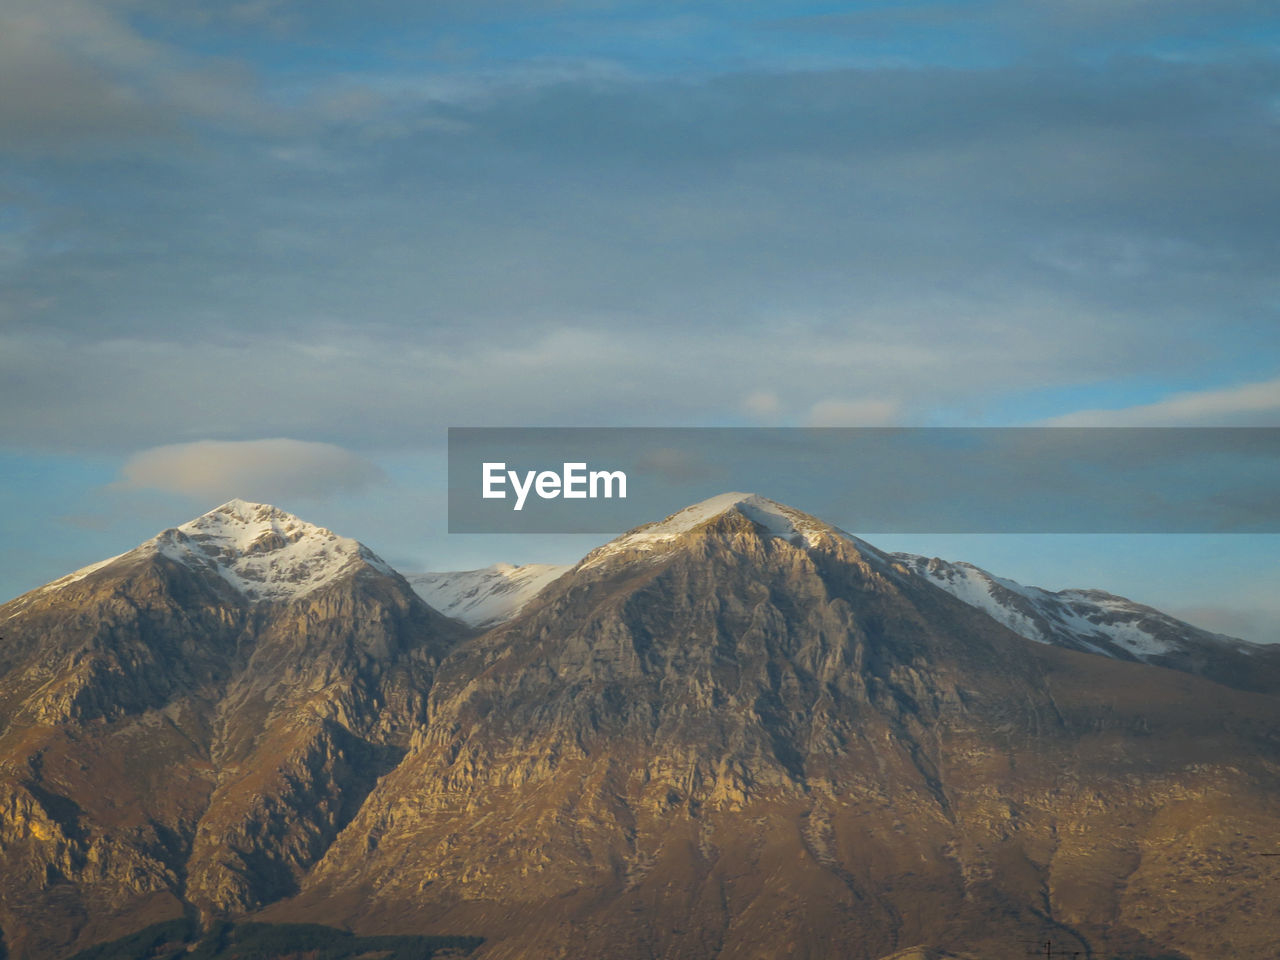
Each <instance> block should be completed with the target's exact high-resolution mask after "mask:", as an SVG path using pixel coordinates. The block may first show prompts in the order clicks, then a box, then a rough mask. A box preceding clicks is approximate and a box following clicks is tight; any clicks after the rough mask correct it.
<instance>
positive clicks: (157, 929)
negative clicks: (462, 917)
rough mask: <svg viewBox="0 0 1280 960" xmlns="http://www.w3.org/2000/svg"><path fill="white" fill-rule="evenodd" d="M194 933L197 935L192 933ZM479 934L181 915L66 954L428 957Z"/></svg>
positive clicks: (102, 958) (142, 958)
mask: <svg viewBox="0 0 1280 960" xmlns="http://www.w3.org/2000/svg"><path fill="white" fill-rule="evenodd" d="M197 938H199V939H197ZM483 942H484V938H483V937H461V936H459V937H454V936H412V935H408V936H404V935H402V936H372V937H357V936H356V935H355V934H353V933H350V932H348V931H346V930H338V929H336V928H334V927H326V926H322V925H320V924H316V923H225V922H224V923H218V924H214V926H213V927H212V928H211V929H210V930H209V931H208V932H207V933H206V934H205V935H204V936H203V937H201V936H200V931H199V930H198V929H196V928H195V927H194V925H193V924H192V923H191V922H190V921H187V920H170V921H168V922H167V923H157V924H154V925H152V926H150V927H147V928H145V929H143V930H139V931H138V932H136V933H131V934H129V936H127V937H121V938H120V939H119V940H112V941H111V942H110V943H100V944H97V945H96V946H93V947H90V948H89V949H87V950H81V951H80V952H79V953H77V954H75V956H73V957H71V960H176V958H178V957H186V958H188V960H294V958H299V960H300V958H305V960H357V958H359V960H431V958H432V957H434V956H436V955H437V954H440V953H442V952H444V951H450V952H452V953H455V954H469V953H471V952H472V951H474V950H475V949H476V947H478V946H480V944H481V943H483Z"/></svg>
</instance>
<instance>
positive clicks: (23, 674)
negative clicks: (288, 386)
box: [0, 494, 1280, 960]
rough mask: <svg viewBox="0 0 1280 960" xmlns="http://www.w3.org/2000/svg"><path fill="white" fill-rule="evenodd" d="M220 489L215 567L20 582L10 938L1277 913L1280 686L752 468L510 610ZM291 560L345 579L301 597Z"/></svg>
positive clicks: (155, 566) (577, 946)
mask: <svg viewBox="0 0 1280 960" xmlns="http://www.w3.org/2000/svg"><path fill="white" fill-rule="evenodd" d="M220 512H221V513H222V514H224V515H225V518H223V517H217V516H212V515H210V516H212V520H206V519H205V518H202V520H201V521H197V524H200V525H201V526H202V527H203V528H204V529H206V530H210V529H212V528H214V527H217V526H218V525H221V524H227V523H229V524H230V525H231V527H233V528H235V531H234V535H232V534H230V533H227V532H225V531H223V532H219V533H217V534H216V535H214V534H212V533H211V534H210V536H211V537H212V539H210V540H207V541H201V540H198V539H196V535H195V534H191V533H189V532H185V531H184V532H183V536H186V537H187V538H188V539H191V540H193V541H194V542H195V543H196V546H195V547H194V548H193V551H195V550H198V553H199V555H198V556H197V555H196V553H195V552H191V551H189V552H187V553H183V554H182V556H181V557H179V558H175V557H174V556H171V555H170V552H169V551H166V550H163V549H160V548H159V547H150V546H148V545H146V544H144V545H143V547H141V548H139V551H133V552H131V553H130V554H125V555H123V556H122V557H121V558H116V559H115V560H113V561H111V562H109V563H107V564H105V565H103V566H100V567H98V568H96V569H93V570H90V571H88V572H87V573H85V572H82V575H80V576H79V577H78V578H77V579H68V580H66V581H65V582H62V583H61V584H60V585H58V586H56V588H46V589H45V590H43V591H36V592H34V593H33V594H28V595H27V596H25V597H23V598H19V599H18V600H17V601H14V602H13V603H11V604H9V605H6V606H5V607H4V608H0V622H3V623H5V628H6V634H5V635H6V643H5V645H4V654H3V655H4V658H5V659H4V661H3V669H4V673H3V676H2V678H0V711H2V712H0V722H2V723H3V728H2V729H3V732H2V733H0V789H3V790H5V791H7V793H6V794H5V796H4V797H3V798H0V810H4V811H5V813H4V819H3V820H0V828H2V829H3V833H0V877H3V879H0V928H3V930H4V935H5V940H6V943H7V944H8V946H9V949H10V952H11V954H12V955H13V956H14V957H23V958H26V957H46V956H52V957H57V956H65V955H66V954H67V953H69V952H70V951H71V948H72V947H73V946H82V945H85V944H87V943H91V942H95V941H96V940H102V939H107V938H108V937H110V936H118V935H121V934H123V933H128V932H129V931H130V930H132V929H136V928H138V927H141V926H144V925H145V924H146V923H149V922H154V921H155V920H161V919H167V918H169V917H172V916H176V915H180V914H181V913H182V912H183V911H184V910H185V911H191V912H196V913H198V914H199V915H200V916H202V917H204V918H206V919H208V918H214V917H228V918H238V917H242V916H246V915H248V916H251V917H253V918H256V919H261V920H267V921H307V922H322V923H328V924H346V925H348V926H349V927H350V928H351V929H353V930H355V931H356V932H357V933H360V934H372V933H380V934H381V933H406V934H469V935H476V936H482V937H484V938H485V941H484V944H483V946H481V947H480V949H479V950H478V951H477V952H476V954H475V956H476V957H477V958H490V957H492V958H512V960H514V958H534V957H538V958H545V957H553V958H554V957H561V958H580V957H596V956H608V957H617V958H622V960H627V958H642V957H643V958H650V957H684V958H712V957H721V958H728V957H733V958H740V957H741V958H747V960H750V958H766V957H768V958H773V957H785V956H791V957H807V958H826V957H853V958H862V960H878V958H885V957H891V956H892V957H914V956H919V957H968V958H977V957H981V958H985V960H992V958H995V960H1001V958H1010V960H1011V958H1015V957H1018V958H1021V957H1024V956H1025V955H1026V950H1027V947H1026V945H1025V943H1024V942H1023V941H1025V940H1040V941H1043V940H1044V939H1045V938H1052V940H1053V941H1054V943H1055V944H1058V945H1060V946H1061V948H1062V949H1064V950H1067V951H1068V952H1070V951H1072V950H1074V951H1078V952H1080V954H1081V955H1082V956H1094V957H1108V958H1110V957H1114V956H1124V957H1138V956H1157V955H1160V954H1166V955H1170V956H1183V957H1187V958H1191V960H1209V958H1217V957H1220V956H1222V955H1223V953H1224V951H1225V952H1226V953H1227V954H1228V955H1231V956H1239V957H1263V956H1267V955H1268V953H1267V951H1268V950H1270V949H1271V948H1272V946H1273V945H1274V943H1275V942H1276V941H1277V939H1278V938H1280V928H1278V927H1277V925H1276V920H1275V918H1274V915H1273V912H1272V911H1270V910H1269V909H1267V907H1266V902H1267V897H1268V896H1269V893H1268V891H1269V890H1270V889H1271V888H1273V887H1274V886H1275V885H1276V883H1277V882H1280V858H1275V857H1263V856H1260V854H1262V853H1267V852H1274V851H1275V850H1276V849H1277V847H1278V846H1280V799H1278V798H1280V701H1278V700H1277V698H1276V697H1274V696H1269V695H1265V694H1263V693H1258V692H1250V691H1247V690H1241V689H1235V688H1233V687H1231V686H1228V685H1225V684H1224V683H1221V682H1213V681H1211V680H1210V679H1206V678H1205V677H1200V676H1195V675H1192V674H1189V673H1186V672H1179V671H1174V670H1169V669H1164V668H1162V667H1158V666H1154V665H1151V664H1147V663H1142V662H1138V661H1137V660H1136V659H1132V660H1122V659H1116V658H1115V657H1114V655H1113V656H1112V657H1102V656H1097V655H1096V654H1094V653H1082V652H1079V651H1077V650H1071V649H1063V648H1062V647H1061V646H1060V645H1055V644H1053V643H1043V642H1040V643H1035V642H1028V640H1027V639H1025V638H1024V637H1023V636H1020V635H1019V634H1018V633H1017V632H1015V631H1014V630H1011V629H1009V627H1008V626H1007V625H1006V624H1005V623H1002V622H999V621H998V620H997V619H994V618H993V617H992V616H991V615H990V614H988V613H987V612H985V611H984V610H982V609H978V608H977V607H975V606H974V605H972V604H971V603H966V602H962V601H961V600H960V599H957V597H956V596H954V595H953V594H952V592H949V591H948V590H946V589H943V588H942V585H940V584H939V583H938V582H937V580H938V577H936V576H934V575H933V574H932V573H931V572H930V571H928V570H927V569H925V570H924V571H921V570H919V569H918V565H917V564H915V563H914V561H912V560H910V558H904V557H894V556H891V555H887V554H884V553H881V552H880V551H878V550H876V549H875V548H874V547H871V546H870V545H868V544H865V543H862V542H861V541H858V540H856V539H854V538H851V537H849V536H848V535H846V534H844V533H842V532H841V531H839V530H837V529H835V528H833V527H830V526H828V525H826V524H824V523H822V522H821V521H819V520H817V519H815V518H813V517H809V516H806V515H804V514H802V513H799V512H797V511H794V510H791V509H790V508H787V507H785V506H782V505H780V504H776V503H773V502H771V501H768V500H764V499H762V498H759V497H752V496H746V495H739V494H734V495H726V496H724V497H720V498H715V499H714V500H712V501H708V502H706V503H704V504H698V505H695V506H694V507H691V508H689V509H688V510H686V511H682V512H681V513H679V514H676V515H674V516H673V517H670V518H667V520H665V521H661V522H659V523H656V524H650V525H647V526H646V527H641V528H638V529H637V530H635V531H631V532H629V533H628V534H624V535H623V536H622V537H619V538H617V539H616V540H614V541H612V542H610V543H609V544H606V545H605V546H604V547H601V548H599V549H598V550H596V551H593V552H592V553H591V554H589V555H588V556H587V557H585V558H583V560H582V561H581V562H580V563H578V564H576V565H575V566H574V567H573V568H571V569H570V570H568V571H567V572H565V573H564V574H563V575H561V576H559V577H558V578H556V579H555V580H554V582H553V583H551V584H549V585H548V586H546V587H545V588H543V589H542V590H540V591H538V592H537V593H536V595H535V596H533V597H532V599H530V600H528V601H527V602H526V603H524V605H523V607H522V608H521V609H520V611H519V612H518V613H517V614H516V615H515V616H513V617H512V618H511V619H509V620H507V621H506V622H504V623H502V624H500V625H499V626H497V627H495V628H493V629H490V630H488V631H485V632H472V631H468V629H467V628H466V627H465V626H464V625H463V624H461V623H459V622H457V621H455V620H450V619H447V618H445V617H443V616H441V615H440V614H438V613H437V612H435V611H433V610H431V609H430V608H429V607H428V606H427V605H426V604H425V603H423V601H422V600H421V598H420V597H418V596H417V595H416V594H414V593H413V591H412V590H411V589H410V587H409V584H408V583H407V582H405V581H404V580H403V579H402V578H400V577H399V576H398V575H396V574H395V573H394V572H391V571H389V569H386V568H385V565H382V564H381V563H380V562H379V561H377V558H376V557H373V556H372V555H370V554H368V553H367V551H362V549H361V548H359V546H358V545H356V546H355V547H354V548H351V549H347V550H346V551H345V552H344V553H343V556H344V557H345V559H343V560H341V569H340V570H339V571H338V572H336V573H333V575H332V576H325V577H322V574H321V571H322V570H328V569H329V567H330V566H331V565H332V563H333V562H336V561H334V558H335V557H336V556H337V554H338V547H337V545H336V542H335V541H331V540H328V539H326V538H325V536H324V534H323V532H322V533H321V534H319V535H317V534H314V533H312V531H314V530H315V528H306V525H302V524H301V522H300V521H294V520H293V518H287V515H280V516H275V515H274V512H273V511H271V508H267V507H258V506H254V505H245V504H238V503H233V504H228V505H226V506H225V507H223V508H219V511H215V512H214V513H215V514H218V513H220ZM294 522H296V523H297V524H299V526H297V527H293V528H291V529H286V528H287V527H289V525H290V524H291V523H294ZM255 524H260V526H254V527H253V529H254V530H255V531H256V532H253V533H252V534H250V533H244V532H243V530H242V528H247V527H250V526H253V525H255ZM189 526H190V525H189ZM180 530H182V528H180ZM166 536H167V535H162V536H161V537H160V538H157V541H153V542H152V543H165V542H168V541H166V539H165V538H166ZM170 539H171V540H174V541H180V540H181V537H176V536H175V537H170ZM303 541H305V542H306V544H310V545H311V546H301V547H299V546H298V544H300V543H303ZM228 542H233V543H234V547H233V548H232V549H229V550H224V549H223V544H224V543H228ZM205 547H209V548H210V549H205ZM321 549H323V556H324V557H325V558H327V559H326V560H325V561H324V562H323V563H322V562H320V561H319V560H317V557H318V556H320V554H317V553H316V551H318V550H321ZM282 550H284V551H286V552H288V555H289V557H290V558H291V559H290V560H289V561H288V562H284V557H283V555H282V556H281V557H280V562H277V563H275V564H274V566H273V564H272V560H271V556H272V555H275V554H277V553H278V552H279V551H282ZM295 552H296V553H297V556H295V555H294V554H295ZM201 557H204V558H208V559H210V563H208V564H206V563H204V561H203V560H201ZM299 557H301V560H299ZM246 558H256V559H254V560H253V564H255V565H256V566H253V567H250V566H247V565H246ZM308 558H309V559H308ZM303 561H305V562H303ZM926 567H927V564H926ZM224 569H229V570H230V571H231V573H232V574H234V577H235V578H238V579H239V580H240V581H243V583H239V582H237V580H236V579H233V578H231V577H228V576H227V575H226V574H225V573H223V570H224ZM251 569H256V570H257V571H258V572H259V573H261V574H262V575H261V577H259V576H256V575H254V574H253V573H251V572H248V571H250V570H251ZM283 570H291V571H297V570H305V571H308V573H307V574H306V575H305V576H303V577H302V578H301V580H299V581H298V582H306V583H310V582H311V581H312V580H315V579H317V578H321V582H319V583H318V584H317V585H316V586H315V587H314V588H305V587H304V588H303V592H300V593H294V592H288V593H287V595H285V596H281V597H279V598H277V597H276V585H275V584H274V576H273V574H272V571H283ZM290 582H294V581H292V580H290ZM1214 649H1216V648H1214ZM1205 656H1206V657H1207V658H1208V659H1212V658H1213V655H1212V654H1205Z"/></svg>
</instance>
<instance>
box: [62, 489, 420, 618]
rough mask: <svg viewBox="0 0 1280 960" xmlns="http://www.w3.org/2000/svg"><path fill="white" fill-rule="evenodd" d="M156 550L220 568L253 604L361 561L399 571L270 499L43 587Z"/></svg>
mask: <svg viewBox="0 0 1280 960" xmlns="http://www.w3.org/2000/svg"><path fill="white" fill-rule="evenodd" d="M156 556H163V557H167V558H168V559H170V560H173V561H175V562H177V563H180V564H182V565H183V566H185V567H188V568H190V569H192V570H195V571H207V572H210V573H213V574H215V575H216V576H218V577H220V578H221V579H222V580H224V581H226V583H227V584H228V585H229V586H230V587H232V589H234V590H235V591H236V592H237V593H238V594H239V595H241V596H242V597H244V598H245V599H246V600H249V601H251V602H257V601H274V600H293V599H297V598H298V597H302V596H305V595H306V594H307V593H310V592H311V591H313V590H316V589H318V588H319V587H322V586H324V585H325V584H326V583H329V582H330V581H332V580H334V579H335V578H337V577H339V576H341V575H343V574H344V573H348V572H351V571H352V570H353V569H354V568H359V567H362V566H368V567H371V568H372V569H373V570H375V571H377V572H379V573H383V574H387V575H393V574H394V572H395V571H393V570H392V569H391V567H390V566H388V565H387V564H386V563H385V562H383V561H382V560H381V559H380V558H379V557H378V556H377V555H376V554H374V552H373V551H372V550H370V549H369V548H368V547H366V546H364V544H362V543H359V542H357V541H355V540H352V539H349V538H347V537H339V536H338V535H337V534H335V533H333V532H332V531H330V530H326V529H325V528H324V527H317V526H315V525H314V524H310V523H307V522H305V521H303V520H299V519H298V518H297V517H295V516H293V515H292V514H290V513H285V512H284V511H283V510H280V509H278V508H276V507H273V506H271V505H270V504H266V503H250V502H248V501H246V500H239V499H235V500H228V501H227V502H226V503H224V504H222V506H220V507H215V508H214V509H213V510H210V511H209V512H208V513H206V514H204V515H202V516H199V517H196V518H195V519H194V520H190V521H188V522H187V523H184V524H182V525H181V526H178V527H173V528H171V529H169V530H165V531H163V532H162V533H159V534H157V535H156V536H154V537H152V538H151V539H150V540H147V541H146V542H145V543H142V544H140V545H138V546H137V547H135V548H134V549H133V550H130V551H129V552H128V553H123V554H121V555H120V556H117V557H112V558H110V559H108V560H104V561H101V562H99V563H95V564H91V565H89V566H87V567H84V568H82V569H80V570H77V571H75V572H74V573H72V574H69V575H68V576H66V577H63V578H61V579H59V580H55V581H53V582H52V583H50V584H49V585H48V586H47V587H45V588H44V589H56V588H61V587H64V586H67V585H68V584H71V583H74V582H75V581H77V580H81V579H84V578H85V577H87V576H89V575H90V574H93V573H96V572H97V571H99V570H102V569H103V568H105V567H109V566H112V565H118V564H129V563H135V562H138V561H142V560H146V559H148V558H152V557H156Z"/></svg>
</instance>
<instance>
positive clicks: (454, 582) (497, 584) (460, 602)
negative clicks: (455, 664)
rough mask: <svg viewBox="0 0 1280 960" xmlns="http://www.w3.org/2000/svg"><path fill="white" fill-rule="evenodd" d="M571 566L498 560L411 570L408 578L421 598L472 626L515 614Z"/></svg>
mask: <svg viewBox="0 0 1280 960" xmlns="http://www.w3.org/2000/svg"><path fill="white" fill-rule="evenodd" d="M568 569H569V567H568V566H557V565H556V564H551V563H526V564H524V565H522V566H513V565H512V564H509V563H495V564H494V565H493V566H491V567H485V568H484V569H483V570H449V571H444V572H439V573H410V574H407V575H406V576H405V579H406V580H408V581H409V585H410V586H411V587H413V589H414V592H415V593H417V594H418V596H419V597H421V598H422V599H423V600H425V601H426V602H427V603H428V604H429V605H430V606H432V607H434V608H435V609H436V610H439V611H440V612H441V613H443V614H445V615H446V616H450V617H454V618H455V619H458V620H461V621H462V622H463V623H466V624H468V625H469V626H473V627H492V626H496V625H497V624H499V623H502V622H504V621H506V620H510V619H511V618H512V617H514V616H515V615H516V614H517V613H519V612H520V610H521V609H522V608H523V607H524V605H525V604H526V603H528V602H529V601H530V600H532V599H533V598H534V597H535V596H536V595H537V594H538V593H540V592H541V591H542V588H543V587H545V586H547V584H549V583H551V582H552V581H554V580H556V579H558V578H559V577H560V575H561V574H563V573H564V572H565V571H566V570H568Z"/></svg>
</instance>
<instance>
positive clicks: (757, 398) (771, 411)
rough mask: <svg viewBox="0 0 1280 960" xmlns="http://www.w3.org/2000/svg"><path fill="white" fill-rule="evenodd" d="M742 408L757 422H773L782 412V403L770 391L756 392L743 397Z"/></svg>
mask: <svg viewBox="0 0 1280 960" xmlns="http://www.w3.org/2000/svg"><path fill="white" fill-rule="evenodd" d="M742 408H743V409H744V410H745V411H746V412H747V413H749V414H750V415H751V416H753V417H755V418H756V419H758V420H773V419H775V418H776V417H777V416H778V414H779V412H781V410H782V402H781V401H780V400H779V399H778V395H777V394H776V393H774V392H773V391H772V390H757V391H755V392H754V393H752V394H750V395H748V396H747V397H745V398H744V399H743V401H742Z"/></svg>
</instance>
